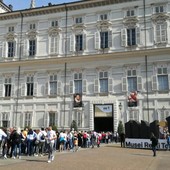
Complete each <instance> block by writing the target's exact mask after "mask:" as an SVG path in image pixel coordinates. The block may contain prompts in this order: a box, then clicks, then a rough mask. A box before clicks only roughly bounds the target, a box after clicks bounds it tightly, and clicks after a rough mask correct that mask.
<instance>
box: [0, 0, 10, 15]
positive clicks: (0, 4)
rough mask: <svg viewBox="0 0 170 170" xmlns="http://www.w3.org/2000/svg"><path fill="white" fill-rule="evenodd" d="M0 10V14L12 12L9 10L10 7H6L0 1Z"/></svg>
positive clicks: (1, 0)
mask: <svg viewBox="0 0 170 170" xmlns="http://www.w3.org/2000/svg"><path fill="white" fill-rule="evenodd" d="M0 9H2V10H1V12H0V13H2V11H4V12H11V11H12V10H11V8H10V6H7V5H6V4H5V3H4V2H3V0H0Z"/></svg>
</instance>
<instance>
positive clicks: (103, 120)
mask: <svg viewBox="0 0 170 170" xmlns="http://www.w3.org/2000/svg"><path fill="white" fill-rule="evenodd" d="M94 130H95V131H97V132H100V131H114V124H113V104H104V105H100V104H95V105H94Z"/></svg>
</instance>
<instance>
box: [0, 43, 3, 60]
mask: <svg viewBox="0 0 170 170" xmlns="http://www.w3.org/2000/svg"><path fill="white" fill-rule="evenodd" d="M2 54H3V42H0V58H3V55H2Z"/></svg>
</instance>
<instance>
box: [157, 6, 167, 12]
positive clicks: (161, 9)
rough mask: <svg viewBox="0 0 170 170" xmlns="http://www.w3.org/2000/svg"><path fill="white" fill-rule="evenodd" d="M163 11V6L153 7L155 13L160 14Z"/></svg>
mask: <svg viewBox="0 0 170 170" xmlns="http://www.w3.org/2000/svg"><path fill="white" fill-rule="evenodd" d="M164 11H165V10H164V6H163V5H161V6H156V7H155V13H162V12H164Z"/></svg>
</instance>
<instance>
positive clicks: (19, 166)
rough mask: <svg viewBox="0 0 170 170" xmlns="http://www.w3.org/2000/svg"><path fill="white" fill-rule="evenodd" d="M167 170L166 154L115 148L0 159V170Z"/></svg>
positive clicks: (168, 157)
mask: <svg viewBox="0 0 170 170" xmlns="http://www.w3.org/2000/svg"><path fill="white" fill-rule="evenodd" d="M40 169H42V170H169V169H170V151H158V152H157V156H156V157H153V156H152V151H151V150H144V149H128V148H120V146H119V144H108V145H103V146H101V147H100V148H94V149H91V148H90V149H80V150H79V151H78V152H71V151H70V152H68V151H67V152H62V153H59V152H56V154H55V160H54V161H53V162H52V163H47V156H44V157H27V156H23V157H22V158H21V159H20V160H19V159H15V160H14V159H10V158H9V159H7V160H4V159H0V170H40Z"/></svg>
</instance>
